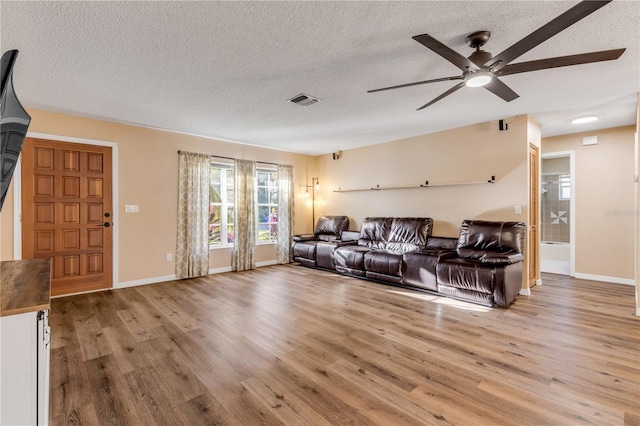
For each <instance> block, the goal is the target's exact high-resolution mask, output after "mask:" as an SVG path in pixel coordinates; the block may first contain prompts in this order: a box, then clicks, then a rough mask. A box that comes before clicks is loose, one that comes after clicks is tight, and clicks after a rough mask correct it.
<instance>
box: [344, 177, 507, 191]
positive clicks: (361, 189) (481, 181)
mask: <svg viewBox="0 0 640 426" xmlns="http://www.w3.org/2000/svg"><path fill="white" fill-rule="evenodd" d="M485 183H496V177H495V176H491V179H489V180H478V181H470V182H442V183H429V181H428V180H427V181H425V182H424V183H423V184H420V185H405V186H388V187H381V186H380V185H376V186H374V187H371V188H358V189H342V188H338V189H334V190H333V192H361V191H387V190H391V189H416V188H433V187H437V186H460V185H479V184H485Z"/></svg>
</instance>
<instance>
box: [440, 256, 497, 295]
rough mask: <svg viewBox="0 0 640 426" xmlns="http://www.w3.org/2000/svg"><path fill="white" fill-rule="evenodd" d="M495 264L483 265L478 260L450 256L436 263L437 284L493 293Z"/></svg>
mask: <svg viewBox="0 0 640 426" xmlns="http://www.w3.org/2000/svg"><path fill="white" fill-rule="evenodd" d="M494 266H495V265H485V264H483V263H482V262H480V261H477V260H471V259H461V258H457V257H456V258H450V259H444V260H442V261H440V262H439V263H438V264H437V265H436V276H437V280H438V284H441V285H444V286H448V287H454V288H457V289H462V290H470V291H475V292H478V293H484V294H493V289H494V286H495V270H494Z"/></svg>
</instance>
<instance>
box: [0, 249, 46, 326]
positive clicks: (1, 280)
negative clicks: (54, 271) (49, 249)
mask: <svg viewBox="0 0 640 426" xmlns="http://www.w3.org/2000/svg"><path fill="white" fill-rule="evenodd" d="M50 300H51V259H24V260H9V261H5V262H0V317H3V316H7V315H15V314H22V313H25V312H34V311H40V310H44V309H49V304H50Z"/></svg>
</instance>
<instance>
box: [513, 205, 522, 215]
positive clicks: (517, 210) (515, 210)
mask: <svg viewBox="0 0 640 426" xmlns="http://www.w3.org/2000/svg"><path fill="white" fill-rule="evenodd" d="M513 213H515V214H522V206H513Z"/></svg>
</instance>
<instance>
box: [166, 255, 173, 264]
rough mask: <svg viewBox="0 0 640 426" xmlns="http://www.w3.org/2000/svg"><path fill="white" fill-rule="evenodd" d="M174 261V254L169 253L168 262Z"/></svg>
mask: <svg viewBox="0 0 640 426" xmlns="http://www.w3.org/2000/svg"><path fill="white" fill-rule="evenodd" d="M172 260H173V254H171V253H167V262H171V261H172Z"/></svg>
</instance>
